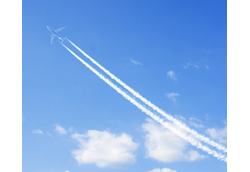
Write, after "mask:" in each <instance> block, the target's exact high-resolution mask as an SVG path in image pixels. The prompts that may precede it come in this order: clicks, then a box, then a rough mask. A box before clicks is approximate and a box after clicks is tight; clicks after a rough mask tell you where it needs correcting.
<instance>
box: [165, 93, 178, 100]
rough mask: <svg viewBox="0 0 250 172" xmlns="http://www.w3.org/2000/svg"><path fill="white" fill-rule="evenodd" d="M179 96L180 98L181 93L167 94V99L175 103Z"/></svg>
mask: <svg viewBox="0 0 250 172" xmlns="http://www.w3.org/2000/svg"><path fill="white" fill-rule="evenodd" d="M177 96H180V94H179V93H174V92H173V93H167V97H168V98H169V99H170V100H172V101H173V102H176V98H175V97H177Z"/></svg>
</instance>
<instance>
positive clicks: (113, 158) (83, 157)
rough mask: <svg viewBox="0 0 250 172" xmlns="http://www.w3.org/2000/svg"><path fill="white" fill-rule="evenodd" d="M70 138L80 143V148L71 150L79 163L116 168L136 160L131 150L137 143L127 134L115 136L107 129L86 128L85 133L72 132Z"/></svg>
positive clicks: (133, 149) (134, 148) (135, 147)
mask: <svg viewBox="0 0 250 172" xmlns="http://www.w3.org/2000/svg"><path fill="white" fill-rule="evenodd" d="M72 138H74V139H76V140H77V141H78V142H79V143H80V144H79V147H80V149H78V150H73V151H72V154H73V156H74V158H75V159H76V160H77V161H78V163H79V164H93V163H94V164H96V165H97V166H98V167H100V168H105V167H112V168H117V167H120V166H122V165H125V164H133V163H135V162H136V158H135V156H134V155H133V152H134V151H135V150H136V149H137V147H138V144H137V143H134V142H133V141H132V139H131V136H130V135H128V134H125V133H122V134H121V135H120V136H116V135H115V134H111V133H109V132H107V131H97V130H88V131H87V133H86V134H77V133H76V134H73V135H72Z"/></svg>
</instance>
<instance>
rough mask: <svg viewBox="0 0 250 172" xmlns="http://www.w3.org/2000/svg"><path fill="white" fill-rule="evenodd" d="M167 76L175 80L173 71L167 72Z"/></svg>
mask: <svg viewBox="0 0 250 172" xmlns="http://www.w3.org/2000/svg"><path fill="white" fill-rule="evenodd" d="M167 76H168V77H170V78H171V79H173V80H175V81H176V80H177V78H176V76H175V73H174V72H173V71H168V73H167Z"/></svg>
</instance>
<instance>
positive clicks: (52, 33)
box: [47, 26, 65, 44]
mask: <svg viewBox="0 0 250 172" xmlns="http://www.w3.org/2000/svg"><path fill="white" fill-rule="evenodd" d="M47 28H48V29H49V31H50V32H51V35H50V36H51V44H52V42H53V39H54V37H55V36H56V37H57V38H58V39H60V40H61V41H62V42H63V40H64V38H61V37H60V36H59V35H58V34H57V32H59V31H61V30H63V29H64V28H65V27H61V28H59V29H56V30H53V29H52V28H51V27H49V26H47Z"/></svg>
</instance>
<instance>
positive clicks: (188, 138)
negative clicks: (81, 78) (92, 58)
mask: <svg viewBox="0 0 250 172" xmlns="http://www.w3.org/2000/svg"><path fill="white" fill-rule="evenodd" d="M61 44H62V45H63V46H64V47H65V48H66V49H67V50H68V51H69V52H70V53H71V54H73V55H74V56H75V57H76V58H77V59H78V60H79V61H80V62H82V63H83V64H84V65H85V66H86V67H87V68H89V69H90V70H91V71H92V72H93V73H95V74H96V75H97V76H99V78H101V79H102V80H103V81H104V82H106V83H107V84H108V85H109V86H110V87H112V88H113V89H115V90H116V91H117V92H118V93H120V94H121V95H122V96H123V97H124V98H126V99H127V100H128V101H130V102H131V103H133V104H134V105H135V106H136V107H138V108H139V109H140V110H141V111H142V112H144V113H146V114H147V115H149V116H150V117H151V118H153V119H154V120H156V121H157V122H159V123H160V124H162V125H163V126H164V127H165V128H167V129H169V130H170V131H172V132H173V133H175V134H177V135H178V136H179V137H181V138H183V139H184V140H186V141H187V142H189V143H190V144H191V145H193V146H196V147H197V148H199V149H201V150H203V151H205V152H207V153H208V154H210V155H212V156H214V157H216V158H217V159H218V160H221V161H225V162H227V158H226V157H225V155H223V154H220V153H217V152H216V151H214V150H211V149H210V148H208V147H207V146H203V145H202V144H201V143H200V142H199V141H196V140H194V139H193V138H191V137H189V136H186V135H185V134H183V133H181V132H180V131H179V130H177V129H176V128H174V127H172V126H171V125H169V124H168V123H166V122H164V121H163V120H162V119H161V118H160V117H158V116H157V115H155V114H154V113H152V112H151V111H149V110H148V109H146V108H145V107H144V106H142V105H141V104H140V103H138V102H137V101H136V100H134V99H133V98H131V97H130V96H129V95H128V94H126V93H125V92H124V91H122V90H121V89H120V88H118V87H117V86H116V85H114V84H113V83H112V82H111V81H110V80H108V79H107V78H105V77H104V76H103V75H102V74H100V73H99V72H98V71H96V70H95V69H94V68H92V67H91V66H90V65H89V64H88V63H86V62H85V61H84V60H82V59H81V58H80V57H79V56H77V55H76V54H75V53H74V52H73V51H71V50H70V49H69V48H68V47H66V46H65V45H64V44H63V43H61Z"/></svg>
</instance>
